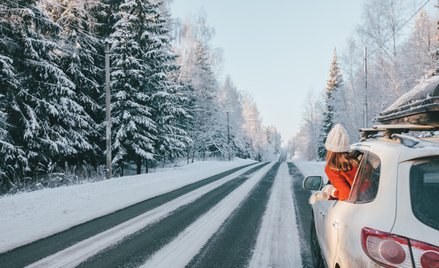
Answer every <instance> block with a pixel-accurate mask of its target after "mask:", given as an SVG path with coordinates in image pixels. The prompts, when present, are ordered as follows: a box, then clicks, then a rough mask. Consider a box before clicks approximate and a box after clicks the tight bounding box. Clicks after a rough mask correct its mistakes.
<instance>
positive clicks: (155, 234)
mask: <svg viewBox="0 0 439 268" xmlns="http://www.w3.org/2000/svg"><path fill="white" fill-rule="evenodd" d="M267 164H268V163H266V164H262V165H258V166H257V167H254V168H252V169H250V170H249V171H247V172H245V173H244V174H242V175H240V176H239V177H237V178H234V179H231V180H229V181H227V182H225V183H224V184H222V185H221V186H219V187H216V188H215V189H213V190H211V191H209V192H207V193H204V194H203V195H202V196H200V197H199V198H197V199H196V200H192V202H191V203H188V204H186V205H184V206H181V207H180V208H178V209H177V210H175V211H174V212H172V213H171V214H169V215H168V216H166V217H165V218H162V219H161V220H160V221H157V222H155V223H153V224H152V225H149V226H146V227H145V228H143V229H141V230H138V231H137V232H135V233H133V234H131V235H130V236H127V237H125V238H124V239H123V240H120V241H119V242H118V243H117V244H115V245H113V246H112V247H109V248H107V249H105V250H103V251H101V252H100V253H98V254H97V255H94V256H92V257H91V258H89V259H87V260H86V261H85V262H83V263H81V264H79V265H78V267H121V266H122V267H136V266H139V265H141V264H142V263H144V262H145V261H146V259H147V258H148V257H149V256H151V255H152V254H153V253H154V252H156V251H157V250H159V249H160V248H161V247H163V246H164V245H166V244H167V243H169V242H170V241H171V240H172V239H173V238H175V237H176V236H177V235H178V234H179V233H180V232H182V231H183V230H184V229H185V228H186V227H187V226H189V225H191V224H192V223H193V222H194V221H195V220H196V219H197V218H198V217H200V216H201V215H203V214H204V213H206V212H207V211H209V210H210V209H211V208H212V207H213V206H215V205H216V204H217V203H218V202H220V201H221V200H222V199H224V197H226V196H227V195H229V194H230V193H231V192H232V191H233V190H235V189H236V188H238V187H239V186H240V185H241V184H243V183H244V182H245V181H247V180H248V179H249V177H250V174H252V173H254V172H256V171H257V170H258V169H260V168H262V167H263V166H265V165H267ZM174 201H175V200H174ZM192 239H197V237H192ZM169 267H173V266H169Z"/></svg>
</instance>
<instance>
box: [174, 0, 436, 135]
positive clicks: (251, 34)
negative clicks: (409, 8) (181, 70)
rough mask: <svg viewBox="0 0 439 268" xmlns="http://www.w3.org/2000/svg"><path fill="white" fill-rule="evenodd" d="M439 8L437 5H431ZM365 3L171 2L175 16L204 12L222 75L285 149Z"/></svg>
mask: <svg viewBox="0 0 439 268" xmlns="http://www.w3.org/2000/svg"><path fill="white" fill-rule="evenodd" d="M433 2H434V3H435V2H436V1H432V3H431V4H429V5H431V6H432V5H433V4H434V3H433ZM362 3H363V1H362V0H319V1H306V0H301V1H298V0H272V1H262V0H253V1H252V0H174V3H173V4H172V5H171V7H172V12H173V15H174V16H178V17H187V16H190V15H191V14H194V13H196V12H197V11H199V10H200V9H201V8H203V9H204V11H205V12H206V14H207V23H208V24H209V25H210V26H212V27H213V28H215V36H214V37H213V39H212V41H211V44H212V46H214V47H220V48H222V49H223V53H224V54H223V55H224V59H225V61H224V64H223V68H222V70H223V74H224V75H226V74H229V75H230V76H231V78H232V80H233V81H234V83H235V85H236V86H237V87H238V89H239V90H241V91H248V92H250V93H251V95H253V97H254V99H255V101H256V103H257V105H258V108H259V111H260V113H261V116H262V118H263V122H264V125H274V126H275V127H276V128H277V129H278V130H279V132H280V133H281V134H282V138H283V140H284V142H287V141H288V140H289V139H290V138H291V137H292V136H293V135H294V134H295V133H297V131H298V130H299V128H300V125H301V120H302V114H303V109H304V103H305V102H306V100H305V97H306V95H307V92H308V90H309V89H310V88H312V89H313V90H314V91H315V92H320V91H322V90H323V88H324V87H325V84H326V80H327V78H328V73H329V66H330V63H331V60H332V54H333V50H334V48H337V50H338V51H342V50H343V49H344V46H345V45H346V40H347V39H348V37H350V36H351V35H352V34H353V33H354V30H355V28H356V26H357V25H358V24H359V23H360V22H361V14H362Z"/></svg>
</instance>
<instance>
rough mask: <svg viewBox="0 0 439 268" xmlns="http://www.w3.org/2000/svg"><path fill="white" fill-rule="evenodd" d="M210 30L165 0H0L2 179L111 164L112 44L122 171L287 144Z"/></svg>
mask: <svg viewBox="0 0 439 268" xmlns="http://www.w3.org/2000/svg"><path fill="white" fill-rule="evenodd" d="M212 35H213V29H212V28H211V27H209V26H208V25H207V22H206V16H205V15H204V14H202V13H200V14H198V15H197V16H194V17H193V18H190V19H186V20H178V19H175V18H173V17H172V15H171V12H170V8H169V3H168V2H166V1H165V2H163V1H152V0H75V1H69V0H40V1H37V0H0V159H2V161H0V189H1V190H2V191H3V192H5V191H10V190H11V189H17V188H20V187H22V186H24V185H28V184H35V183H39V182H41V183H46V182H47V179H48V178H49V181H52V182H53V181H54V180H60V181H63V180H66V173H67V170H68V171H69V172H68V173H70V175H71V176H73V177H74V178H77V177H78V176H79V177H80V176H85V177H87V176H92V175H93V174H94V175H99V174H97V173H99V170H101V171H102V170H103V169H104V165H105V156H106V151H105V150H106V144H105V127H106V121H105V53H106V47H109V51H108V52H109V56H110V66H111V68H110V83H109V84H110V88H111V115H112V116H111V127H112V132H111V140H112V156H113V157H112V165H113V171H114V173H115V174H116V175H124V174H126V173H127V171H128V170H127V169H129V168H133V167H134V168H135V170H136V173H143V172H148V168H151V167H155V166H157V165H158V164H162V163H166V162H168V163H169V162H173V161H176V160H178V159H187V161H188V162H190V161H193V160H194V159H196V158H198V159H206V158H209V157H216V158H221V159H228V158H233V157H235V156H236V157H241V158H252V159H256V160H262V159H263V158H264V156H265V155H268V154H270V153H276V152H278V151H279V149H280V142H281V137H280V134H279V133H278V132H277V130H276V128H274V127H265V126H263V125H262V120H261V118H260V115H259V111H258V108H257V106H256V104H255V102H254V101H253V99H252V97H251V96H249V95H248V94H244V93H241V92H240V91H238V89H237V88H236V87H235V86H234V84H233V81H232V79H231V78H230V77H227V78H226V79H225V81H221V80H220V75H219V72H218V69H219V67H220V65H221V60H222V58H221V50H220V49H218V48H215V47H212V45H211V44H210V39H211V37H212ZM92 173H93V174H92ZM54 174H58V175H55V176H54ZM100 174H102V172H101V173H100ZM67 179H68V178H67Z"/></svg>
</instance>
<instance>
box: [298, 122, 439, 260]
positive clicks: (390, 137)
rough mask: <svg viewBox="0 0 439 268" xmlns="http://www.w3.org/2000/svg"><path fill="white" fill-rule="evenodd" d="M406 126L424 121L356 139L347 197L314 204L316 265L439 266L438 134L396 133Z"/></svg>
mask: <svg viewBox="0 0 439 268" xmlns="http://www.w3.org/2000/svg"><path fill="white" fill-rule="evenodd" d="M408 130H423V127H416V126H395V125H393V126H392V125H390V126H385V127H384V128H383V129H379V128H375V129H369V130H367V131H366V130H365V131H364V135H365V136H366V139H365V140H364V141H362V142H359V143H357V144H354V145H352V146H351V149H352V151H353V153H356V154H357V155H358V159H359V160H360V164H359V169H358V172H357V175H356V177H355V180H354V183H353V186H352V189H351V193H350V197H349V199H348V200H345V201H339V200H319V201H317V202H315V204H313V205H312V208H313V214H314V217H313V218H314V223H313V224H314V225H315V228H312V226H311V244H312V255H313V258H314V260H313V261H314V266H315V267H323V265H326V266H327V267H331V268H332V267H343V268H362V267H381V266H383V267H424V268H427V267H428V268H433V267H434V268H438V267H439V138H437V137H436V138H432V139H427V138H425V139H417V138H414V137H412V136H408V135H400V134H395V133H401V132H405V131H408ZM323 184H324V181H323V179H322V178H321V177H319V176H311V177H307V178H306V179H305V180H304V188H306V189H309V190H320V189H321V188H322V186H323Z"/></svg>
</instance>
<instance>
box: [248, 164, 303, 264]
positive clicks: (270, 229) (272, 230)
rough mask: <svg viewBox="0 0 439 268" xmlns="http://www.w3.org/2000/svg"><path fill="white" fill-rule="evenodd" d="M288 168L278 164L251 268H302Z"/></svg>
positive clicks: (285, 165)
mask: <svg viewBox="0 0 439 268" xmlns="http://www.w3.org/2000/svg"><path fill="white" fill-rule="evenodd" d="M291 183H292V181H291V176H290V175H289V174H288V166H287V164H286V163H285V162H284V163H282V164H281V166H280V168H279V171H278V174H277V176H276V179H275V182H274V185H273V190H272V191H271V196H270V199H269V201H268V205H267V210H266V211H265V214H264V218H263V221H262V226H261V230H260V231H259V235H258V240H257V242H256V247H255V250H254V251H253V256H252V259H251V261H250V265H249V267H250V268H253V267H254V268H257V267H282V268H288V267H291V268H295V267H302V261H301V256H300V243H299V231H298V227H297V223H296V215H295V213H294V203H293V202H294V201H293V195H292V191H291Z"/></svg>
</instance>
